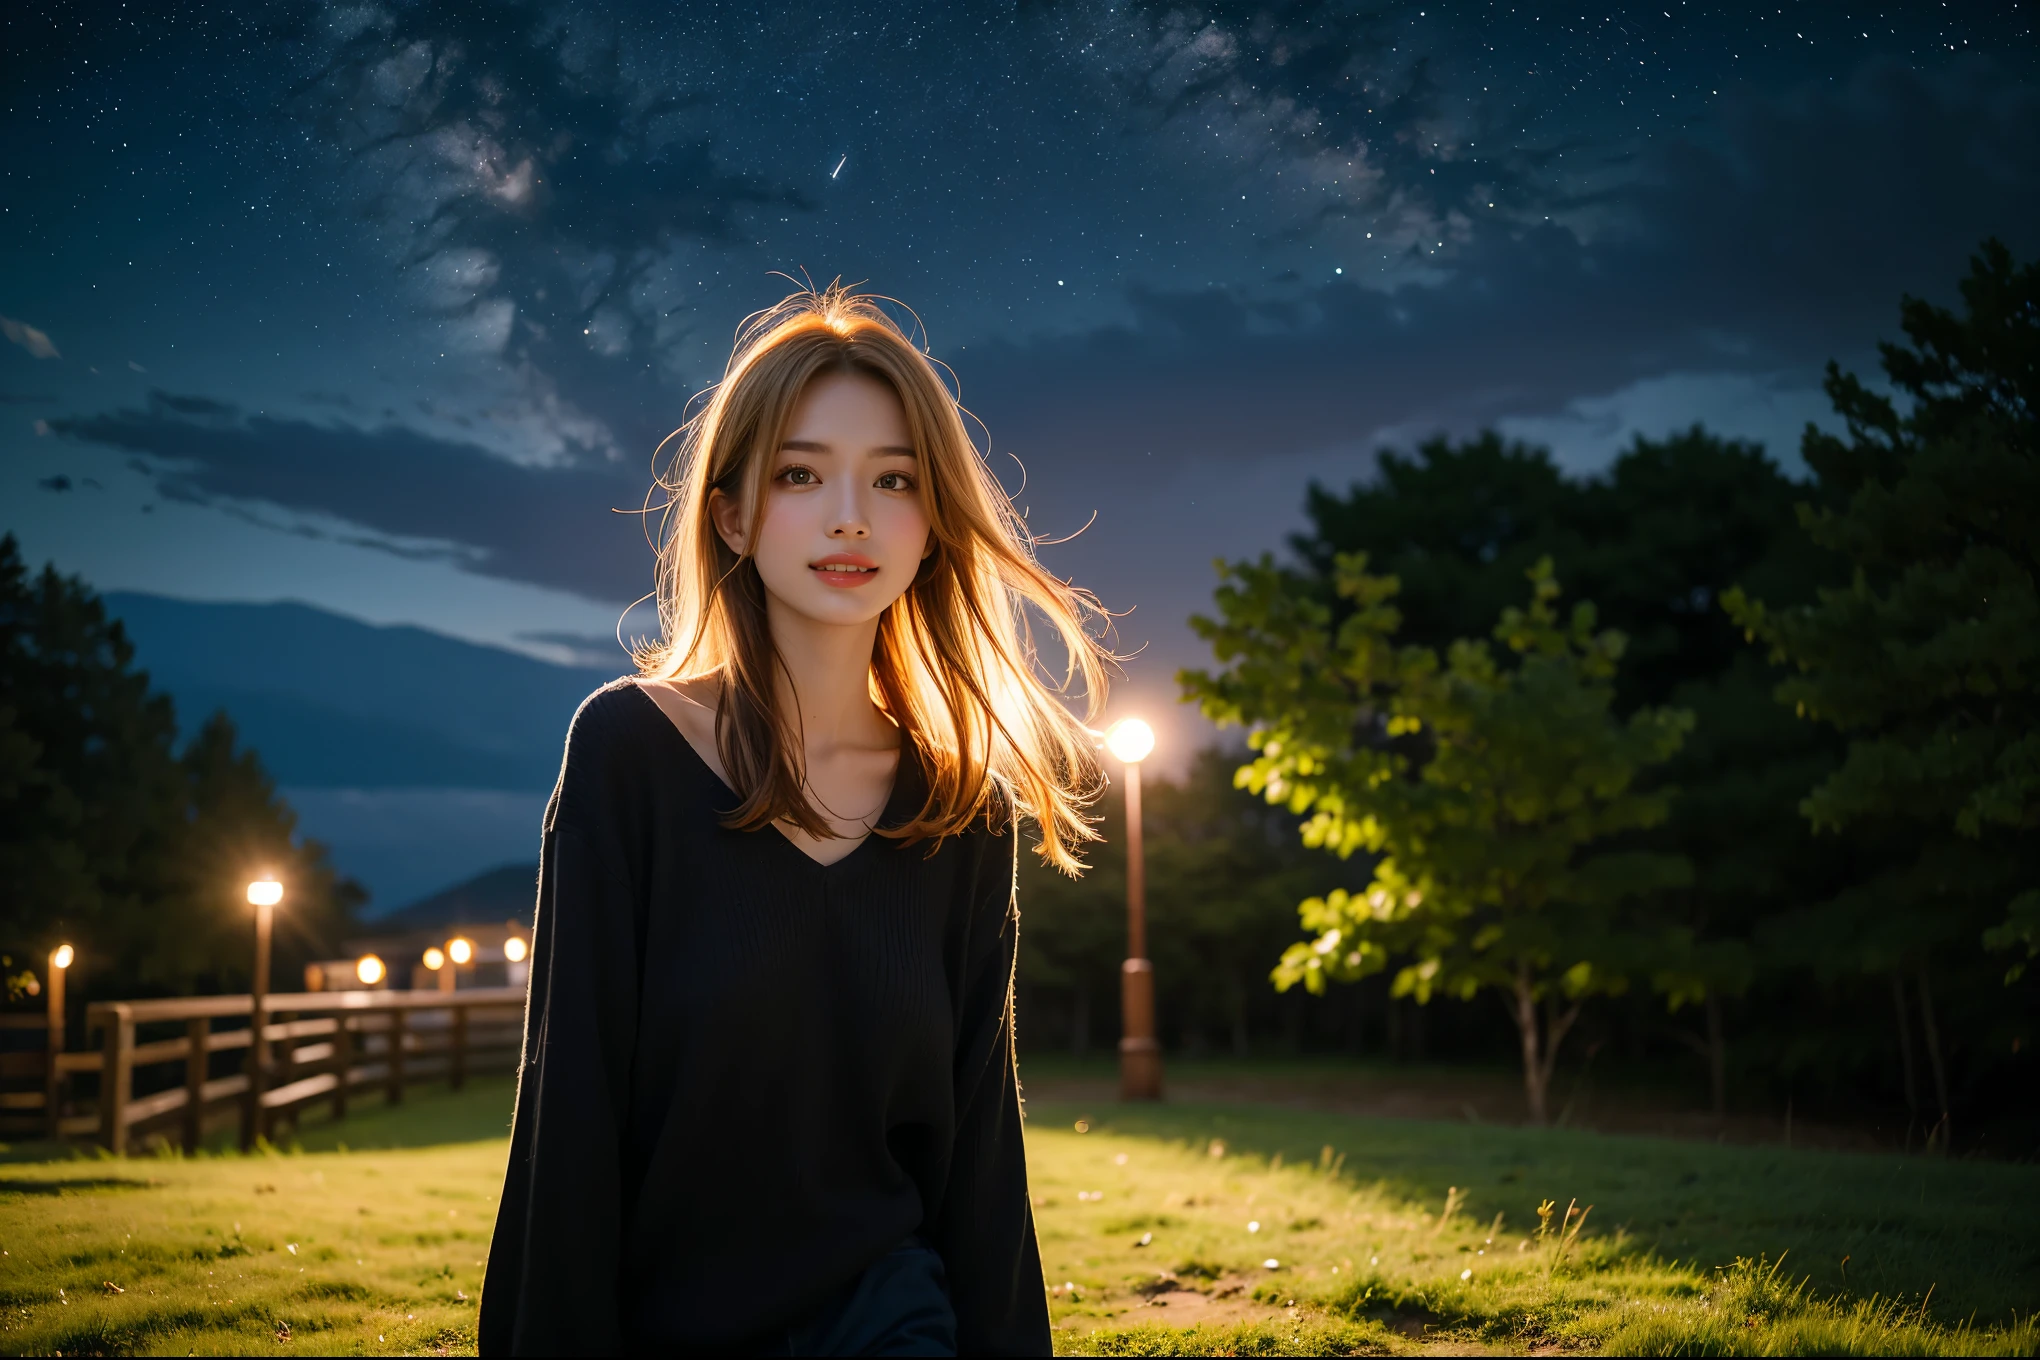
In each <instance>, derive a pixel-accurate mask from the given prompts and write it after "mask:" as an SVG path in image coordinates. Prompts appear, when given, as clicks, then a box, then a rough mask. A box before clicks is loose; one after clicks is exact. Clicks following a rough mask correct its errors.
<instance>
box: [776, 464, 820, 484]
mask: <svg viewBox="0 0 2040 1360" xmlns="http://www.w3.org/2000/svg"><path fill="white" fill-rule="evenodd" d="M779 478H780V480H781V481H783V482H785V483H787V484H788V485H789V486H813V485H814V484H815V474H814V470H813V469H812V468H804V467H790V468H787V469H785V470H784V471H783V472H781V473H780V474H779Z"/></svg>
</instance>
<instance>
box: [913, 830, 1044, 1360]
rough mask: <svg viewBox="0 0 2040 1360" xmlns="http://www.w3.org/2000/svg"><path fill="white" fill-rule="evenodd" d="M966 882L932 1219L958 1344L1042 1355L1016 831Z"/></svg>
mask: <svg viewBox="0 0 2040 1360" xmlns="http://www.w3.org/2000/svg"><path fill="white" fill-rule="evenodd" d="M987 840H988V844H986V845H985V847H984V850H983V856H982V859H981V861H980V863H979V868H978V873H977V875H976V880H977V881H976V884H975V889H974V893H973V896H974V899H975V900H974V902H973V914H972V929H971V937H972V938H971V940H970V942H969V945H968V947H967V964H966V968H967V973H966V979H965V986H964V992H963V1004H962V1007H961V1017H960V1019H961V1023H960V1025H959V1027H958V1034H957V1046H956V1144H955V1150H954V1153H953V1156H952V1158H951V1161H950V1170H949V1184H948V1186H947V1188H946V1190H945V1192H944V1194H943V1197H942V1207H941V1209H940V1210H939V1211H938V1213H937V1215H936V1218H935V1222H934V1224H933V1225H932V1227H933V1230H934V1237H935V1247H936V1249H937V1250H938V1251H940V1252H941V1254H942V1258H943V1264H944V1266H945V1268H946V1270H947V1272H948V1276H949V1293H950V1298H951V1300H952V1301H953V1302H954V1304H955V1306H956V1324H957V1329H956V1344H957V1349H958V1352H959V1353H960V1354H963V1355H1047V1354H1048V1353H1049V1338H1048V1300H1047V1296H1046V1294H1045V1293H1044V1290H1043V1285H1042V1278H1041V1252H1040V1249H1039V1247H1038V1246H1037V1245H1036V1244H1035V1240H1034V1208H1033V1204H1032V1203H1031V1201H1030V1200H1029V1199H1028V1196H1027V1153H1026V1148H1025V1147H1024V1146H1023V1145H1022V1143H1021V1127H1020V1089H1019V1080H1018V1076H1017V1073H1016V1072H1015V1070H1014V1065H1013V965H1014V958H1015V953H1016V950H1017V947H1018V944H1019V934H1020V911H1019V904H1018V900H1017V897H1016V895H1015V885H1016V881H1017V870H1018V861H1017V860H1016V859H1015V855H1016V854H1017V853H1018V847H1019V834H1018V832H1017V830H1016V829H1014V828H1011V827H1008V828H1007V830H1006V831H1005V833H1004V834H1003V835H998V836H992V837H988V838H987Z"/></svg>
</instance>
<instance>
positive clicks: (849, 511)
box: [829, 496, 871, 538]
mask: <svg viewBox="0 0 2040 1360" xmlns="http://www.w3.org/2000/svg"><path fill="white" fill-rule="evenodd" d="M829 537H830V538H870V537H871V521H870V518H869V516H867V515H866V514H865V513H864V507H863V506H861V505H859V504H858V503H857V498H856V497H855V496H845V497H843V499H842V500H841V501H840V502H839V503H838V504H837V506H836V515H835V523H833V524H831V525H830V526H829Z"/></svg>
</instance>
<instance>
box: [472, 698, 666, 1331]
mask: <svg viewBox="0 0 2040 1360" xmlns="http://www.w3.org/2000/svg"><path fill="white" fill-rule="evenodd" d="M601 699H602V696H601V695H599V694H598V695H597V696H596V697H595V698H594V699H591V700H590V701H589V702H588V703H587V704H584V705H583V706H582V709H581V711H580V712H579V713H578V714H576V715H575V719H574V725H573V728H572V730H571V732H570V733H569V735H568V739H567V751H566V758H565V760H564V762H563V763H562V766H561V770H560V778H559V783H558V785H557V786H556V787H555V788H554V791H553V797H552V802H551V804H550V805H549V806H548V807H547V809H546V821H545V838H544V841H543V844H542V849H541V854H540V859H539V881H538V911H537V917H536V920H535V922H534V925H533V928H532V947H531V973H530V982H529V991H528V993H527V995H526V1000H525V1021H524V1053H523V1060H522V1062H521V1063H520V1064H519V1068H518V1081H517V1109H516V1114H515V1116H514V1118H513V1119H512V1122H511V1133H510V1162H509V1166H508V1168H507V1169H506V1171H505V1173H504V1177H503V1198H502V1203H501V1205H500V1207H499V1209H498V1212H497V1216H496V1230H495V1236H494V1239H493V1241H492V1242H491V1244H490V1247H489V1265H488V1274H487V1276H486V1278H485V1280H484V1282H483V1290H482V1304H481V1316H480V1319H479V1336H478V1342H479V1350H480V1352H481V1353H482V1354H484V1355H545V1354H552V1355H602V1354H616V1353H617V1352H618V1351H619V1349H620V1348H621V1346H622V1342H623V1319H622V1317H621V1308H620V1305H619V1299H618V1282H619V1280H620V1278H621V1276H622V1273H623V1272H622V1270H621V1269H620V1265H621V1262H620V1260H619V1257H620V1254H621V1245H620V1244H621V1237H622V1224H623V1217H624V1215H623V1203H622V1196H623V1185H622V1175H621V1165H622V1155H621V1153H622V1148H621V1139H622V1134H623V1129H624V1123H625V1118H626V1114H627V1109H628V1101H629V1091H630V1072H631V1059H632V1051H633V1048H634V1046H635V1036H636V1029H637V1008H638V995H637V993H638V959H637V954H638V942H637V941H638V932H637V928H636V909H635V900H636V898H637V896H638V893H637V890H636V887H635V884H634V879H635V878H636V877H637V875H635V874H633V872H632V863H631V858H630V855H629V854H628V852H627V846H626V834H625V831H626V828H625V818H624V815H623V814H624V813H625V812H626V808H625V807H624V806H622V804H623V802H624V800H623V799H622V798H621V797H620V796H619V789H618V784H619V778H618V776H617V772H616V768H615V767H616V765H617V764H618V762H617V761H616V755H617V751H616V743H615V742H613V741H609V740H605V734H604V731H603V726H604V724H603V723H602V721H601V712H600V709H601Z"/></svg>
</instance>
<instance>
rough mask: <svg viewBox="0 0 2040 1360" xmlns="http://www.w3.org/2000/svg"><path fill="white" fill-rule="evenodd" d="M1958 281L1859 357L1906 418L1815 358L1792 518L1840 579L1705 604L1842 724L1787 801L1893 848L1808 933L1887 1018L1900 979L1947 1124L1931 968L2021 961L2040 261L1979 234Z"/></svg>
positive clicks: (2035, 665)
mask: <svg viewBox="0 0 2040 1360" xmlns="http://www.w3.org/2000/svg"><path fill="white" fill-rule="evenodd" d="M1961 292H1962V298H1963V302H1964V312H1963V314H1962V315H1959V316H1958V315H1956V314H1955V313H1953V312H1950V311H1948V310H1945V309H1943V308H1939V307H1935V306H1932V305H1930V304H1928V303H1926V302H1923V301H1920V300H1918V299H1915V298H1907V299H1906V300H1905V301H1904V303H1903V305H1902V308H1901V313H1900V315H1901V323H1902V327H1903V329H1904V331H1905V334H1906V337H1907V339H1908V340H1909V341H1910V344H1909V345H1898V344H1890V343H1886V344H1883V345H1880V347H1879V348H1880V351H1881V354H1882V358H1883V367H1884V371H1885V374H1886V376H1887V377H1888V378H1889V379H1890V381H1891V384H1892V386H1893V387H1894V388H1895V389H1896V391H1897V393H1898V395H1899V397H1900V398H1901V399H1902V401H1903V404H1904V409H1903V410H1901V407H1900V403H1899V402H1898V401H1894V400H1893V399H1892V398H1891V397H1887V396H1884V395H1882V394H1880V393H1877V392H1873V391H1871V390H1870V389H1868V388H1867V387H1865V386H1864V385H1863V384H1862V382H1861V381H1859V380H1858V379H1857V378H1856V377H1855V376H1854V375H1852V374H1845V373H1843V372H1842V371H1841V370H1840V368H1839V367H1838V366H1837V365H1835V364H1832V363H1830V364H1829V366H1828V373H1827V381H1826V388H1827V392H1828V396H1829V398H1830V399H1831V400H1832V401H1833V403H1834V407H1835V410H1836V412H1837V413H1838V414H1839V415H1841V416H1842V417H1843V418H1844V420H1845V421H1846V423H1847V431H1846V433H1845V434H1844V435H1841V436H1834V435H1827V434H1823V433H1821V432H1820V431H1818V430H1816V429H1812V428H1809V429H1808V431H1807V433H1806V436H1805V439H1804V442H1803V445H1802V449H1803V452H1804V456H1805V458H1806V461H1807V464H1808V465H1809V466H1810V467H1812V468H1813V469H1814V471H1815V472H1816V473H1817V474H1818V475H1819V478H1820V493H1821V494H1820V497H1819V498H1818V500H1817V501H1814V502H1812V503H1809V504H1807V505H1804V506H1802V507H1801V509H1800V512H1799V513H1800V520H1801V523H1802V524H1803V525H1804V527H1805V530H1806V533H1807V535H1808V537H1809V538H1810V540H1811V541H1812V542H1813V543H1814V544H1816V545H1818V546H1819V547H1820V548H1822V549H1825V550H1826V551H1827V552H1828V553H1830V554H1832V555H1833V556H1834V557H1835V558H1836V559H1838V560H1839V561H1840V563H1842V564H1843V565H1844V566H1845V567H1846V568H1847V570H1848V571H1849V573H1850V575H1849V579H1848V581H1847V583H1846V584H1844V585H1839V586H1836V587H1833V588H1829V589H1824V590H1822V591H1821V592H1820V593H1819V596H1818V598H1817V599H1816V600H1815V601H1812V602H1809V603H1806V604H1799V605H1788V604H1780V603H1774V602H1770V601H1767V600H1765V599H1763V598H1762V597H1761V596H1759V595H1757V594H1756V593H1755V592H1753V591H1738V592H1734V593H1732V594H1731V595H1730V596H1729V597H1728V598H1727V601H1726V603H1727V606H1728V608H1729V611H1730V612H1731V613H1732V614H1733V616H1734V618H1735V620H1736V622H1737V623H1739V624H1740V625H1742V626H1743V627H1744V628H1745V629H1746V630H1747V632H1748V634H1749V636H1750V637H1751V638H1752V640H1761V641H1762V642H1763V643H1765V644H1766V645H1767V646H1768V647H1769V649H1770V656H1771V659H1772V660H1773V661H1774V662H1776V663H1779V664H1783V665H1786V666H1788V667H1790V673H1789V674H1788V676H1787V678H1786V679H1785V680H1784V681H1783V682H1782V683H1780V684H1779V685H1778V687H1777V697H1778V699H1779V700H1780V701H1781V702H1782V703H1783V704H1785V705H1786V706H1787V707H1789V708H1790V709H1791V710H1792V711H1794V712H1795V713H1797V714H1798V715H1800V716H1801V717H1802V718H1805V719H1809V720H1811V721H1812V722H1815V723H1819V724H1823V725H1825V726H1827V727H1829V728H1831V729H1833V730H1834V731H1836V732H1838V733H1841V734H1843V735H1844V736H1845V737H1846V738H1847V741H1848V746H1847V755H1846V758H1845V759H1844V760H1843V761H1842V762H1841V764H1840V766H1839V767H1838V768H1836V769H1835V770H1834V771H1833V772H1832V773H1830V774H1828V775H1827V777H1825V778H1824V779H1822V780H1820V781H1819V782H1818V783H1816V784H1815V785H1814V786H1813V788H1812V791H1811V792H1810V793H1808V794H1807V795H1806V797H1805V798H1804V800H1803V801H1802V803H1801V804H1800V808H1801V811H1802V812H1803V813H1804V814H1805V816H1806V818H1807V819H1808V821H1809V822H1810V823H1811V824H1812V825H1813V827H1814V828H1815V829H1816V830H1817V831H1822V832H1830V833H1838V832H1844V831H1862V832H1866V833H1869V834H1871V835H1874V836H1875V837H1876V838H1877V839H1878V840H1880V841H1881V842H1883V843H1884V844H1885V845H1886V846H1888V847H1891V848H1892V850H1893V855H1894V857H1893V859H1892V861H1891V862H1890V863H1888V864H1886V865H1884V866H1882V867H1881V868H1880V869H1879V871H1878V872H1875V873H1872V874H1866V875H1865V876H1864V877H1863V878H1862V879H1861V880H1860V881H1859V882H1857V883H1855V884H1854V885H1852V886H1851V887H1850V888H1849V889H1848V890H1847V891H1846V892H1844V893H1841V894H1838V895H1836V896H1835V897H1834V898H1832V899H1830V900H1828V901H1826V902H1824V903H1822V904H1820V906H1819V908H1818V910H1817V911H1816V912H1814V913H1812V914H1811V915H1810V916H1809V917H1808V918H1807V921H1806V926H1807V928H1808V929H1810V930H1814V931H1817V932H1818V933H1820V934H1821V935H1823V936H1825V937H1826V938H1827V939H1829V940H1831V941H1835V942H1846V946H1845V947H1846V950H1847V952H1848V954H1849V955H1850V956H1852V957H1854V958H1855V959H1857V960H1858V961H1859V963H1860V966H1861V967H1863V968H1864V969H1865V971H1872V972H1875V971H1889V973H1890V975H1891V978H1892V982H1893V988H1894V993H1893V994H1894V998H1895V1000H1896V1001H1897V1002H1898V1005H1899V1015H1900V1022H1901V1025H1902V1026H1903V1025H1904V1023H1905V1022H1904V1016H1905V1004H1904V985H1905V982H1906V981H1907V980H1910V981H1911V982H1912V983H1913V985H1914V986H1915V988H1916V989H1917V995H1918V1000H1919V1003H1920V1016H1921V1020H1922V1022H1923V1024H1922V1028H1923V1031H1924V1035H1925V1038H1926V1047H1927V1051H1928V1057H1929V1060H1930V1063H1931V1066H1932V1070H1933V1075H1934V1079H1935V1083H1936V1088H1937V1095H1938V1098H1939V1100H1940V1105H1941V1112H1942V1118H1943V1121H1944V1123H1945V1121H1946V1120H1947V1119H1948V1117H1949V1106H1950V1095H1949V1080H1948V1075H1947V1072H1946V1065H1947V1064H1946V1060H1945V1057H1944V1054H1943V1052H1942V1046H1941V1044H1940V1040H1939V1035H1938V1030H1939V1025H1938V1023H1937V1019H1936V1008H1935V1004H1934V1001H1933V995H1934V977H1935V974H1936V973H1937V972H1941V973H1943V974H1944V975H1945V973H1946V972H1947V971H1948V970H1950V969H1960V968H1962V967H1963V966H1964V965H1965V963H1966V961H1967V960H1968V959H1969V958H1972V957H1973V956H1974V952H1975V947H1976V944H1977V943H1978V941H1979V939H1981V940H1983V941H1985V942H1987V943H1988V944H1990V945H1991V946H1993V947H1995V948H1999V949H2005V950H2010V951H2013V952H2014V953H2015V956H2016V957H2015V961H2014V963H2013V965H2012V968H2011V970H2010V976H2009V977H2008V978H2007V981H2008V982H2009V981H2012V980H2015V979H2016V978H2017V977H2018V975H2019V974H2020V972H2021V971H2022V969H2023V967H2024V965H2025V963H2026V961H2029V960H2031V959H2032V958H2034V957H2035V956H2036V955H2040V835H2036V834H2035V832H2036V830H2040V593H2036V586H2035V577H2036V573H2040V263H2033V264H2028V265H2025V266H2017V265H2015V264H2014V263H2013V261H2012V259H2011V256H2010V254H2009V252H2007V251H2006V249H2005V248H2004V247H2003V246H2002V245H2001V244H1999V243H1998V242H1996V241H1990V242H1987V243H1985V245H1984V247H1983V249H1982V251H1981V252H1980V253H1979V254H1978V255H1977V256H1976V257H1974V258H1973V260H1972V261H1971V267H1970V273H1969V276H1968V277H1967V278H1966V279H1965V280H1964V281H1963V283H1962V286H1961ZM1907 1056H1908V1059H1909V1058H1910V1053H1909V1050H1908V1055H1907Z"/></svg>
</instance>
